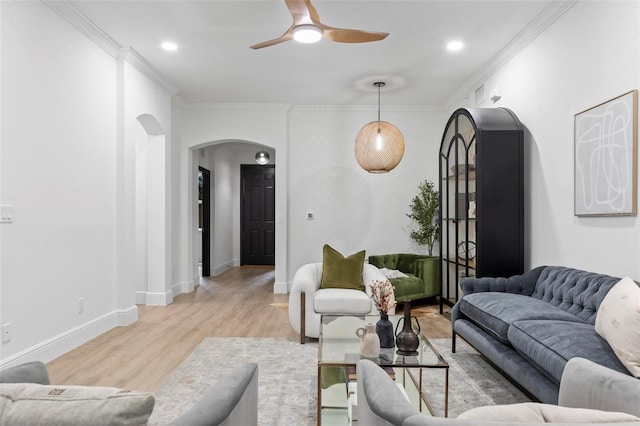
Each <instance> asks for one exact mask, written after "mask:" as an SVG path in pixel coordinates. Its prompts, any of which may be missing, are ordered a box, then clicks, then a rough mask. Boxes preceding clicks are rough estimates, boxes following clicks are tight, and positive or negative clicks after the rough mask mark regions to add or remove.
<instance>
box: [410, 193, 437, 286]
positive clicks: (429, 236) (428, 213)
mask: <svg viewBox="0 0 640 426" xmlns="http://www.w3.org/2000/svg"><path fill="white" fill-rule="evenodd" d="M438 206H439V201H438V191H437V190H436V189H435V188H434V186H433V183H432V182H430V181H428V180H425V181H424V182H420V185H418V194H417V195H416V196H415V197H413V200H411V205H410V206H409V208H410V209H411V212H410V213H409V214H407V216H408V217H409V218H410V219H413V223H414V224H415V227H414V229H412V230H411V232H410V233H409V236H410V237H411V238H412V239H413V240H414V241H415V242H417V243H418V244H420V245H426V246H427V248H428V251H429V256H428V257H427V258H426V259H424V260H423V280H424V281H425V284H426V285H427V286H428V287H432V288H436V287H437V286H439V282H440V258H439V256H434V255H433V246H434V244H435V243H436V241H437V240H438V238H439V235H440V214H439V208H438Z"/></svg>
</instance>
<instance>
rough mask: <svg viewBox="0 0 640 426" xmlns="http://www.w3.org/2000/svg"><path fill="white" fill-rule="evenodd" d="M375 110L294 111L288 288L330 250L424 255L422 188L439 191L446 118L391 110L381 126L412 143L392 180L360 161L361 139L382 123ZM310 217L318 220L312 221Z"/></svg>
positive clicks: (439, 114) (423, 111) (384, 113)
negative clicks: (413, 235) (419, 215)
mask: <svg viewBox="0 0 640 426" xmlns="http://www.w3.org/2000/svg"><path fill="white" fill-rule="evenodd" d="M376 117H377V112H376V111H375V109H368V108H339V107H294V108H293V110H292V112H291V118H290V142H289V144H290V148H289V155H290V158H291V161H290V171H289V176H290V177H289V215H288V216H289V235H290V238H289V270H288V277H289V280H290V279H291V278H292V277H293V274H294V273H295V271H296V270H297V268H299V267H300V266H302V265H303V264H305V263H309V262H320V261H322V246H323V245H324V244H325V243H327V244H330V245H331V246H332V247H334V248H335V249H336V250H338V251H341V252H342V253H343V254H344V255H349V254H352V253H354V252H356V251H359V250H362V249H364V250H366V253H367V255H370V254H384V253H398V252H421V253H426V248H424V247H419V246H417V245H416V244H415V243H414V242H413V240H411V239H410V238H409V231H410V229H409V225H410V223H409V219H408V218H407V217H406V213H408V212H409V204H410V202H411V199H412V198H413V197H414V196H415V195H416V193H417V190H418V184H419V183H420V182H421V181H423V180H425V179H429V180H431V181H433V182H434V183H435V184H436V185H437V178H438V151H439V148H440V141H441V138H442V130H443V127H444V124H445V123H446V115H445V113H444V111H443V110H440V109H433V108H394V107H384V108H383V110H382V119H383V120H386V121H390V122H392V123H393V124H395V125H396V126H397V127H398V128H399V129H400V131H401V132H402V133H403V136H404V138H405V154H404V157H403V159H402V161H401V162H400V164H399V165H398V166H397V167H396V168H395V169H393V170H392V171H391V172H389V173H385V174H370V173H367V172H366V171H364V170H363V169H361V168H360V166H359V165H358V164H357V162H356V160H355V156H354V143H355V137H356V135H357V133H358V131H359V130H360V128H361V127H362V126H364V125H365V124H366V123H368V122H370V121H373V120H375V119H376ZM307 212H313V213H314V215H315V219H313V220H307V219H306V218H307Z"/></svg>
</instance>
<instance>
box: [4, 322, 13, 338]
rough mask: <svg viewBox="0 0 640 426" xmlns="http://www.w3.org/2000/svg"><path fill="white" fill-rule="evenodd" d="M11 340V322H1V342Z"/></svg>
mask: <svg viewBox="0 0 640 426" xmlns="http://www.w3.org/2000/svg"><path fill="white" fill-rule="evenodd" d="M10 341H11V323H10V322H8V323H6V324H2V343H7V342H10Z"/></svg>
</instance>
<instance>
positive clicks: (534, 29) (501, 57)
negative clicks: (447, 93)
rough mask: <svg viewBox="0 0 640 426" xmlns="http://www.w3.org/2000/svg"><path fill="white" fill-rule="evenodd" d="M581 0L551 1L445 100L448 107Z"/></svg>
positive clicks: (466, 94)
mask: <svg viewBox="0 0 640 426" xmlns="http://www.w3.org/2000/svg"><path fill="white" fill-rule="evenodd" d="M579 1H580V0H561V1H552V2H551V3H549V5H548V6H547V7H546V8H545V9H544V10H543V11H542V12H540V13H539V14H538V16H536V17H535V18H534V19H533V20H532V21H531V22H530V23H529V24H528V25H527V26H526V27H525V28H524V29H523V30H522V31H520V32H519V33H518V34H517V35H516V36H515V37H514V38H513V40H511V41H510V42H509V43H508V44H507V45H506V46H505V47H503V48H502V49H501V50H500V51H499V52H498V53H497V54H496V55H495V56H494V57H493V58H491V60H489V62H488V64H487V65H485V66H484V67H482V68H480V70H479V71H478V72H477V73H476V74H475V75H474V76H473V77H472V78H470V79H469V80H467V82H466V83H465V84H463V85H462V86H461V87H460V89H459V90H458V91H456V92H455V93H454V94H453V95H452V96H451V97H450V98H449V99H448V100H447V102H445V105H446V106H447V108H451V107H453V106H454V105H455V104H456V102H457V101H458V100H459V99H461V98H464V97H466V96H468V95H469V93H471V92H473V91H474V90H475V89H477V88H478V87H479V86H480V85H481V84H483V83H484V81H485V80H486V79H487V78H489V77H490V76H491V75H493V74H495V73H496V72H497V71H498V70H499V69H500V68H502V67H503V66H504V65H505V64H506V63H507V62H509V61H510V60H511V59H512V58H513V57H514V56H515V55H516V54H518V53H519V52H520V51H522V49H524V48H525V47H526V46H528V45H529V43H531V42H532V41H533V40H535V39H536V38H537V37H538V36H539V35H540V34H542V33H543V32H544V31H545V30H546V29H547V28H549V27H550V26H551V24H553V23H554V22H555V21H557V20H558V19H559V18H560V17H561V16H562V15H564V14H565V13H566V12H567V11H568V10H569V9H571V8H572V7H573V6H575V5H576V3H578V2H579Z"/></svg>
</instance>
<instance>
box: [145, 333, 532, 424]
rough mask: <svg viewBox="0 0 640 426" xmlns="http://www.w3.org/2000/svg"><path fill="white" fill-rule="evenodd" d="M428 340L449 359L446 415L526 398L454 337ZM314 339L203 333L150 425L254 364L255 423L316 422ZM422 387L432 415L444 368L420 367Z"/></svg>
mask: <svg viewBox="0 0 640 426" xmlns="http://www.w3.org/2000/svg"><path fill="white" fill-rule="evenodd" d="M431 342H432V343H433V344H434V346H436V347H437V349H438V350H439V351H440V353H441V354H442V355H443V357H444V358H445V359H446V360H447V361H448V362H449V365H450V367H449V368H450V370H449V417H455V416H457V415H458V414H459V413H461V412H463V411H466V410H468V409H470V408H474V407H478V406H482V405H495V404H511V403H516V402H523V401H528V399H527V397H526V396H524V395H523V394H522V392H520V391H519V390H518V389H517V388H516V387H514V386H513V385H512V384H511V383H510V382H509V381H508V380H507V379H505V378H504V377H503V376H502V375H501V374H500V373H498V372H496V371H495V370H494V369H493V368H492V367H491V366H490V365H489V364H488V363H487V362H486V361H485V360H484V359H483V358H482V357H481V356H480V355H479V354H478V353H476V352H475V351H474V350H473V349H471V348H470V347H468V346H467V345H465V344H464V342H461V341H458V345H457V346H458V348H457V351H456V353H455V354H451V351H450V342H451V341H450V340H448V339H433V340H431ZM317 352H318V346H317V343H313V342H308V343H307V344H305V345H301V344H300V343H298V342H294V341H289V340H285V339H272V338H206V339H204V340H203V341H202V343H200V345H199V346H198V347H197V348H196V349H195V351H194V352H193V353H192V354H191V355H190V356H189V357H188V358H187V359H186V360H185V361H184V362H183V363H182V364H181V365H180V366H179V367H178V368H177V369H176V370H175V371H174V372H173V373H172V374H171V376H170V377H169V379H168V380H167V381H166V382H165V383H164V384H163V385H162V386H161V387H160V389H159V390H158V391H157V392H156V393H155V395H156V406H155V408H154V410H153V414H152V415H151V419H150V422H149V424H150V425H166V424H169V423H171V421H172V420H174V419H175V418H176V417H178V416H180V415H181V414H182V413H184V412H185V411H187V410H188V409H189V407H191V405H193V403H194V402H195V401H196V400H197V399H198V398H199V396H200V395H202V394H203V393H204V391H205V390H206V389H207V388H208V387H209V386H210V385H212V384H213V383H215V382H216V381H217V379H218V378H220V377H222V376H224V375H225V374H228V373H230V372H231V370H233V369H234V368H235V367H237V366H239V365H241V364H243V363H246V362H254V363H257V364H258V366H259V376H258V377H259V380H258V385H259V389H258V395H259V404H258V417H259V419H258V424H259V425H264V426H267V425H269V426H273V425H283V426H284V425H315V424H316V383H317V382H316V376H317V366H316V361H317ZM424 391H425V392H426V393H427V395H428V397H429V400H430V401H431V403H432V405H433V407H434V409H435V411H436V414H437V415H439V416H442V415H443V413H444V373H443V372H442V371H441V370H439V369H438V370H425V373H424Z"/></svg>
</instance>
